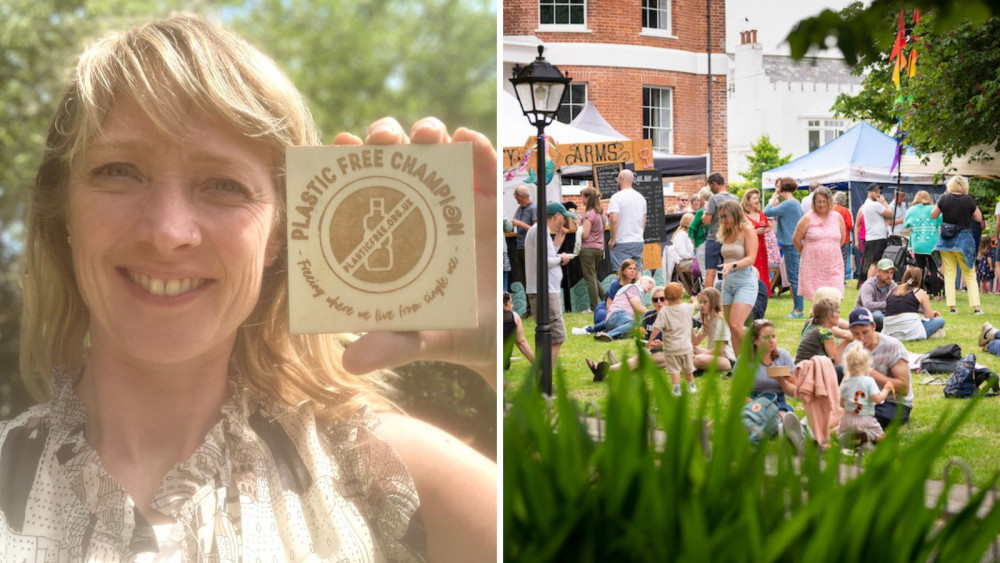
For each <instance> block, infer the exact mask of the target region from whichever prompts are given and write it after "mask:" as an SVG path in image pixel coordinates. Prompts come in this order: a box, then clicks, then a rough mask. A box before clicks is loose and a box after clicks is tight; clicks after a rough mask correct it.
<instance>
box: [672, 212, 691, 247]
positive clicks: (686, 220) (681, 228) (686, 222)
mask: <svg viewBox="0 0 1000 563" xmlns="http://www.w3.org/2000/svg"><path fill="white" fill-rule="evenodd" d="M692 221H694V213H685V214H684V215H681V222H680V224H679V225H677V230H676V231H674V234H673V236H671V237H670V240H671V241H674V240H677V235H679V234H681V232H685V233H686V232H687V230H688V227H690V226H691V222H692Z"/></svg>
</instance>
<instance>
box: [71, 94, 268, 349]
mask: <svg viewBox="0 0 1000 563" xmlns="http://www.w3.org/2000/svg"><path fill="white" fill-rule="evenodd" d="M184 125H185V127H186V131H185V135H184V138H183V140H181V141H178V140H176V139H173V138H170V137H168V136H166V135H164V134H163V133H162V132H161V131H159V130H158V129H157V128H156V126H155V125H154V124H153V122H152V121H150V119H149V118H148V117H147V116H146V115H145V114H144V113H143V111H142V110H141V109H140V108H139V106H138V105H136V103H135V102H134V101H133V100H131V99H128V98H121V99H119V100H118V101H117V103H116V104H115V106H114V108H113V109H112V110H111V112H110V113H109V114H108V117H107V119H106V121H105V123H104V129H103V132H102V134H101V135H100V136H99V137H97V138H96V139H94V140H93V141H92V142H91V143H90V144H89V145H88V147H87V151H86V153H85V154H83V155H81V157H80V158H78V159H77V160H76V162H74V164H73V166H72V168H71V171H70V185H69V204H68V210H67V229H68V232H69V233H70V236H71V240H72V242H71V245H72V252H73V268H74V270H75V274H76V279H77V283H78V285H79V290H80V294H81V295H82V296H83V300H84V302H85V303H86V305H87V308H88V310H89V311H90V315H91V320H90V335H91V341H92V346H93V349H94V351H95V352H99V351H105V352H107V351H112V352H115V353H121V354H124V356H121V357H126V358H132V359H134V360H138V361H144V362H152V363H161V364H163V363H176V362H180V361H185V360H197V359H199V358H201V359H208V358H210V357H218V356H217V355H222V354H224V355H227V356H228V354H229V353H230V352H231V350H232V345H233V341H234V339H235V336H236V330H237V328H238V327H239V326H240V324H241V323H243V321H244V320H246V318H247V317H248V316H249V315H250V313H251V312H252V310H253V308H254V305H255V304H256V302H257V298H258V295H259V292H260V286H261V275H262V272H263V270H264V267H265V266H266V265H269V264H270V263H271V262H273V260H274V255H275V253H276V248H277V242H276V239H274V240H272V237H271V236H270V235H271V233H272V229H273V226H274V220H275V209H276V197H277V195H276V191H275V186H274V182H273V179H272V169H271V167H272V161H271V155H270V151H269V150H268V148H267V147H266V146H265V145H264V144H263V143H260V142H258V141H254V140H251V139H248V138H246V137H244V136H242V135H241V134H239V133H237V132H235V131H233V130H231V129H229V128H228V127H226V126H224V125H222V124H221V123H220V122H219V121H217V120H215V119H214V118H212V117H210V116H208V115H205V114H202V113H200V112H197V111H195V110H192V111H191V113H189V114H188V121H187V123H186V124H184Z"/></svg>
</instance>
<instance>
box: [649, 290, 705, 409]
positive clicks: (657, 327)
mask: <svg viewBox="0 0 1000 563" xmlns="http://www.w3.org/2000/svg"><path fill="white" fill-rule="evenodd" d="M664 295H665V296H666V298H667V304H666V306H665V307H663V308H661V309H660V312H659V313H658V314H657V315H656V322H654V323H653V332H652V334H651V335H650V340H651V341H652V340H653V339H655V338H657V337H659V336H661V335H662V338H661V344H660V349H661V350H662V353H663V363H664V370H666V372H667V373H669V374H670V381H671V383H673V385H674V387H673V393H674V396H676V397H680V395H681V377H680V376H681V373H683V374H684V378H685V379H687V382H688V387H687V388H688V392H689V393H697V392H698V388H697V387H695V386H694V354H693V351H694V348H693V347H692V346H691V340H690V339H689V338H688V337H689V336H690V334H691V333H692V332H693V330H694V329H693V328H692V323H691V318H692V317H693V316H694V305H693V304H691V303H681V300H682V299H684V286H682V285H681V284H679V283H677V282H671V283H668V284H667V287H666V288H665V289H664ZM647 346H648V344H647Z"/></svg>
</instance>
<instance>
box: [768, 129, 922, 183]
mask: <svg viewBox="0 0 1000 563" xmlns="http://www.w3.org/2000/svg"><path fill="white" fill-rule="evenodd" d="M895 154H896V140H895V139H893V138H892V137H890V136H889V135H886V134H885V133H883V132H881V131H879V130H878V129H875V128H874V127H872V126H871V125H868V124H867V123H865V122H861V123H858V124H857V125H855V126H854V127H851V128H850V129H848V130H847V131H846V132H845V133H844V134H843V135H841V136H839V137H837V138H836V139H834V140H832V141H830V142H829V143H827V144H825V145H823V146H821V147H820V148H818V149H816V150H814V151H812V152H811V153H809V154H806V155H804V156H800V157H799V158H796V159H795V160H793V161H791V162H789V163H788V164H785V165H783V166H779V167H777V168H772V169H771V170H768V171H767V172H764V176H763V178H762V181H761V187H762V188H765V189H773V188H774V182H775V180H777V179H778V178H781V177H783V176H789V177H791V178H794V179H795V181H796V182H798V184H799V187H800V188H801V187H805V186H808V185H809V183H810V182H819V183H820V184H825V185H831V184H849V183H853V182H862V183H866V184H869V183H872V182H876V183H879V184H887V185H888V184H896V181H897V179H899V180H901V183H903V184H928V185H932V184H934V173H933V172H916V173H907V172H906V171H903V172H902V178H899V171H893V173H891V174H890V173H889V167H890V166H892V160H893V157H894V156H895ZM841 187H846V186H841Z"/></svg>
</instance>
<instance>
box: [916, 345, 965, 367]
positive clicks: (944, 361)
mask: <svg viewBox="0 0 1000 563" xmlns="http://www.w3.org/2000/svg"><path fill="white" fill-rule="evenodd" d="M961 360H962V348H961V347H960V346H959V345H958V344H945V345H944V346H938V347H937V348H935V349H933V350H931V351H930V352H927V353H926V354H924V356H923V357H922V358H921V359H920V371H925V372H927V373H951V372H953V371H955V367H956V366H957V365H958V363H959V362H960V361H961ZM973 365H975V364H973Z"/></svg>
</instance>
